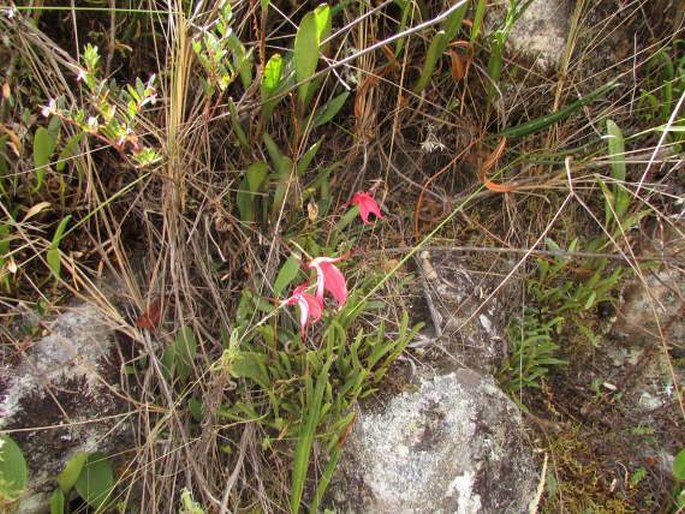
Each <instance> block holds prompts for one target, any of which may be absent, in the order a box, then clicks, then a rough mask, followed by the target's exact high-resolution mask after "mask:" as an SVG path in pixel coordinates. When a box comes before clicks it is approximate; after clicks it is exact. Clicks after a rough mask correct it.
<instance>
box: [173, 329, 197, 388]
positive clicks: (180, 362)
mask: <svg viewBox="0 0 685 514" xmlns="http://www.w3.org/2000/svg"><path fill="white" fill-rule="evenodd" d="M174 346H175V350H176V351H175V358H174V360H175V365H176V374H177V375H178V378H179V379H181V380H185V379H187V378H188V377H189V376H190V372H191V371H192V369H193V362H194V361H195V357H196V355H197V341H196V340H195V334H194V333H193V329H192V328H191V327H189V326H184V327H181V329H180V330H179V331H178V333H177V334H176V340H175V341H174Z"/></svg>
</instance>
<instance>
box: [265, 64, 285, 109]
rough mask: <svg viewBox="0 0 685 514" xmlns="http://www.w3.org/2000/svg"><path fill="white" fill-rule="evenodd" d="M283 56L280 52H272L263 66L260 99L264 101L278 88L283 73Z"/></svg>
mask: <svg viewBox="0 0 685 514" xmlns="http://www.w3.org/2000/svg"><path fill="white" fill-rule="evenodd" d="M283 65H284V61H283V57H281V54H274V55H272V56H271V58H270V59H269V61H268V62H267V63H266V66H265V67H264V75H263V76H262V101H266V100H267V99H268V98H269V97H270V96H271V95H273V94H274V92H275V91H276V90H277V89H278V86H279V84H280V82H281V76H282V75H283Z"/></svg>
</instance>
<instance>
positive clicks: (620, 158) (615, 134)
mask: <svg viewBox="0 0 685 514" xmlns="http://www.w3.org/2000/svg"><path fill="white" fill-rule="evenodd" d="M607 144H608V146H609V158H610V159H611V176H612V177H613V178H615V179H616V180H625V179H626V162H625V156H624V152H625V146H624V143H623V132H621V129H620V128H619V127H618V125H616V123H614V121H613V120H607Z"/></svg>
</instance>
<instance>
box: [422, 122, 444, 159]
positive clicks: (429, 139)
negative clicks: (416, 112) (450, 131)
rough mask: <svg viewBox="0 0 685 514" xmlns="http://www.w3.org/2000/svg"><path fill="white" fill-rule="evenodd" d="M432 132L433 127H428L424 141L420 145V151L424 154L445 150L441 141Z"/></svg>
mask: <svg viewBox="0 0 685 514" xmlns="http://www.w3.org/2000/svg"><path fill="white" fill-rule="evenodd" d="M433 131H434V127H433V125H430V124H429V125H428V134H426V139H425V140H424V141H423V143H421V150H423V151H424V152H426V153H432V152H434V151H436V150H438V151H441V152H442V151H443V150H447V147H446V146H445V145H444V144H443V142H442V141H440V140H439V139H438V138H437V137H436V135H435V133H434V132H433Z"/></svg>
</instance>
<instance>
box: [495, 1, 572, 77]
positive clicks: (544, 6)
mask: <svg viewBox="0 0 685 514" xmlns="http://www.w3.org/2000/svg"><path fill="white" fill-rule="evenodd" d="M507 3H508V2H507ZM570 19H571V12H570V2H567V1H565V0H533V2H532V3H531V4H530V5H529V6H528V8H527V9H526V11H525V12H524V13H523V15H522V16H521V17H520V18H519V19H518V20H517V21H516V23H514V27H513V29H512V30H511V33H510V34H509V44H511V46H512V47H513V48H514V50H515V51H518V52H522V53H524V54H525V55H527V56H530V57H531V58H533V59H534V60H535V64H536V65H537V66H540V67H541V68H546V69H550V68H552V69H556V68H558V67H559V64H560V63H561V59H562V57H563V55H564V51H565V50H566V39H567V38H568V31H569V24H570Z"/></svg>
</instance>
